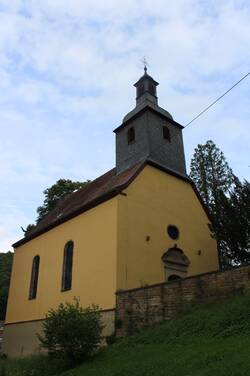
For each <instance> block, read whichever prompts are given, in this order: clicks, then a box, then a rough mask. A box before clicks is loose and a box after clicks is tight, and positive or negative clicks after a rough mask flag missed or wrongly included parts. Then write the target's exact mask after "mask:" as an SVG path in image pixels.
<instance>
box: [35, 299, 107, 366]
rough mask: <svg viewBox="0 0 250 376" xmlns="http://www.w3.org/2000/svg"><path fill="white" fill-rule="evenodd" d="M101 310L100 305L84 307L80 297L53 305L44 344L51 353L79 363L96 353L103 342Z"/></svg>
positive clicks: (45, 322) (46, 319) (44, 328)
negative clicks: (71, 301)
mask: <svg viewBox="0 0 250 376" xmlns="http://www.w3.org/2000/svg"><path fill="white" fill-rule="evenodd" d="M102 329H103V325H102V324H101V313H100V309H99V308H98V306H92V307H87V308H82V307H81V306H80V303H79V299H76V298H75V302H74V303H65V304H63V303H61V304H60V305H59V306H58V308H57V309H50V310H49V311H48V313H47V315H46V318H45V320H44V322H43V335H38V338H39V340H40V342H41V347H43V348H44V349H46V350H47V351H48V354H49V356H50V357H53V358H55V357H56V358H60V359H62V360H66V362H68V363H69V364H70V365H74V364H77V363H79V362H81V361H82V360H84V358H86V357H88V356H90V355H92V354H93V353H94V351H95V350H96V349H97V347H98V345H99V343H100V342H101V339H102V337H101V333H102Z"/></svg>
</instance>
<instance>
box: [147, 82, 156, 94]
mask: <svg viewBox="0 0 250 376" xmlns="http://www.w3.org/2000/svg"><path fill="white" fill-rule="evenodd" d="M148 91H149V92H150V94H152V95H155V86H154V85H153V84H152V83H149V84H148Z"/></svg>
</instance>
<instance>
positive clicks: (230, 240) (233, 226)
mask: <svg viewBox="0 0 250 376" xmlns="http://www.w3.org/2000/svg"><path fill="white" fill-rule="evenodd" d="M190 177H191V178H192V179H193V181H194V182H195V184H196V186H197V189H198V191H199V192H200V195H201V197H202V198H203V200H204V201H205V203H206V205H207V207H208V209H209V211H210V214H211V218H212V221H213V234H214V236H215V237H216V239H217V242H218V248H219V251H220V258H221V260H220V261H221V266H222V268H227V267H229V266H232V265H235V264H242V263H245V262H249V261H250V186H249V183H248V182H247V181H245V182H244V183H241V182H240V181H239V179H238V178H237V177H236V176H235V175H234V174H233V172H232V169H231V168H230V167H229V165H228V163H227V161H226V159H225V157H224V154H223V153H222V151H221V150H220V149H219V148H218V147H217V146H216V145H215V144H214V142H213V141H211V140H209V141H207V142H206V144H205V145H198V146H197V148H196V149H195V153H194V156H193V158H192V160H191V172H190Z"/></svg>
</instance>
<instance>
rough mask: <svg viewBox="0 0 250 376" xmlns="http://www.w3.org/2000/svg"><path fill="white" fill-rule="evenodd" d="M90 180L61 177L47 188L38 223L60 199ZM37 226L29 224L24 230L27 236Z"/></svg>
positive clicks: (38, 211) (38, 212)
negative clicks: (82, 180) (81, 180)
mask: <svg viewBox="0 0 250 376" xmlns="http://www.w3.org/2000/svg"><path fill="white" fill-rule="evenodd" d="M89 182H90V180H87V181H84V182H80V181H72V180H70V179H59V180H57V182H56V183H55V184H53V185H52V186H51V187H49V188H47V189H45V190H44V191H43V193H44V196H45V198H44V201H43V204H42V205H41V206H39V207H38V208H37V214H38V217H37V220H36V223H38V222H40V221H41V220H42V219H43V218H44V217H45V216H46V215H47V214H49V213H50V212H51V211H52V210H53V209H55V207H56V206H57V204H58V203H59V201H60V200H62V199H63V198H64V197H66V196H67V195H69V194H71V193H73V192H75V191H77V190H78V189H80V188H83V187H85V186H86V185H87V184H88V183H89ZM35 226H36V225H35V224H29V225H28V226H27V228H26V229H25V230H24V233H25V236H27V235H29V233H30V231H32V230H33V229H34V228H35Z"/></svg>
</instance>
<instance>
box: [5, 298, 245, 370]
mask: <svg viewBox="0 0 250 376" xmlns="http://www.w3.org/2000/svg"><path fill="white" fill-rule="evenodd" d="M18 362H20V361H18ZM18 362H17V363H18ZM7 363H9V361H8V362H7ZM38 363H39V362H38ZM40 363H41V361H40ZM23 367H24V368H25V367H28V368H29V369H27V368H26V369H25V370H24V368H23ZM23 367H22V368H23V372H24V373H21V372H20V373H15V372H16V371H17V368H16V371H14V369H13V372H11V370H10V369H9V371H10V373H7V374H8V375H17V374H19V375H21V374H25V375H31V374H32V375H40V374H41V375H56V374H57V373H56V372H55V370H54V371H52V370H49V369H48V368H46V367H48V365H47V364H46V366H45V364H44V361H43V362H42V363H41V364H40V365H39V364H36V369H35V370H34V369H33V370H31V368H30V367H31V366H30V365H29V362H28V361H26V366H25V361H24V363H23ZM33 367H34V362H33ZM40 367H42V368H43V369H42V368H40ZM44 367H45V368H46V369H45V368H44ZM7 368H8V367H7ZM10 368H12V367H10ZM39 368H40V371H39ZM19 371H20V369H19ZM249 374H250V295H249V294H247V295H245V296H238V297H235V298H233V299H230V300H228V301H222V302H219V303H218V302H217V303H211V304H210V305H208V306H206V307H203V308H199V309H194V310H192V311H190V312H188V313H185V314H182V315H181V316H179V317H178V318H176V319H174V320H171V321H168V322H164V323H162V324H160V325H157V326H155V327H153V328H150V329H147V330H144V331H143V332H142V333H140V334H138V335H135V336H132V337H129V338H126V339H124V340H123V341H121V342H119V343H117V344H114V345H112V346H110V347H107V348H105V349H103V350H101V351H100V352H99V354H98V355H96V356H95V357H94V358H93V359H92V360H90V361H88V362H86V363H84V364H82V365H81V366H80V367H77V368H75V369H72V370H70V371H67V372H63V373H60V376H83V375H84V376H97V375H98V376H99V375H100V376H125V375H126V376H127V375H130V376H142V375H143V376H156V375H157V376H162V375H167V376H191V375H192V376H196V375H197V376H208V375H209V376H211V375H216V376H217V375H218V376H224V375H225V376H245V375H249Z"/></svg>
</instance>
